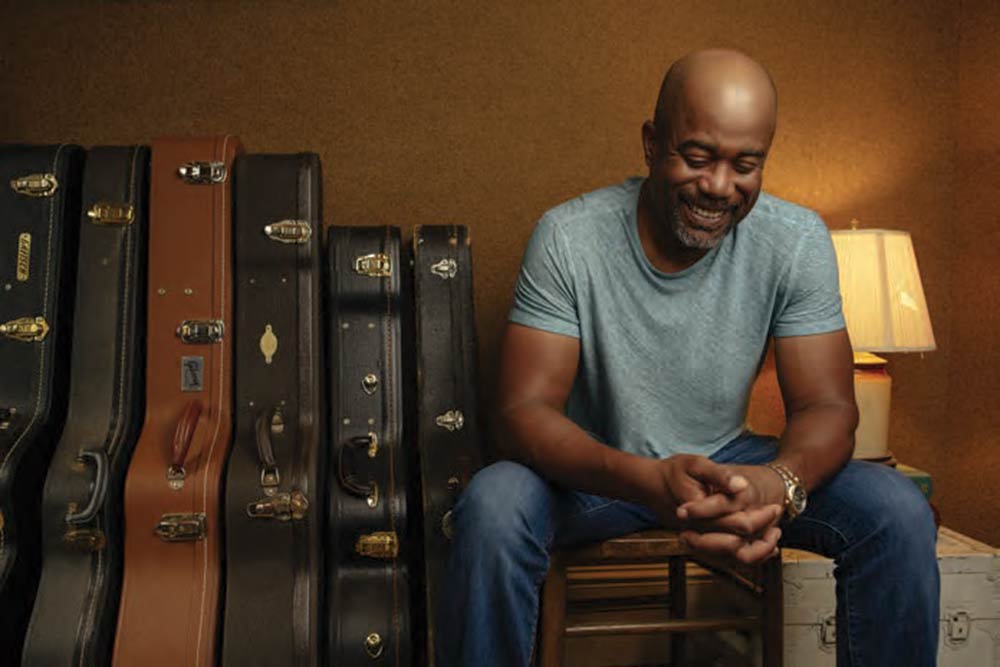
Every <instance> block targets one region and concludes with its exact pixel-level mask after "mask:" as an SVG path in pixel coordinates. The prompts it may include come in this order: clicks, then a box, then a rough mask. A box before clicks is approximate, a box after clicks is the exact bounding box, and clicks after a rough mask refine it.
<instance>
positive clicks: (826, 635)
mask: <svg viewBox="0 0 1000 667" xmlns="http://www.w3.org/2000/svg"><path fill="white" fill-rule="evenodd" d="M819 643H820V644H821V645H822V646H825V647H830V646H835V645H836V644H837V617H836V616H835V615H833V614H830V615H829V616H827V617H825V618H824V619H823V621H822V624H821V625H820V628H819Z"/></svg>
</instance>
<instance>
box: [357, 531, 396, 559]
mask: <svg viewBox="0 0 1000 667" xmlns="http://www.w3.org/2000/svg"><path fill="white" fill-rule="evenodd" d="M354 550H355V551H357V552H358V554H360V555H362V556H367V557H368V558H381V559H383V560H389V559H392V558H395V557H396V556H398V555H399V540H398V539H396V533H394V532H377V533H370V534H368V535H362V536H361V537H359V538H358V541H357V542H356V543H355V544H354Z"/></svg>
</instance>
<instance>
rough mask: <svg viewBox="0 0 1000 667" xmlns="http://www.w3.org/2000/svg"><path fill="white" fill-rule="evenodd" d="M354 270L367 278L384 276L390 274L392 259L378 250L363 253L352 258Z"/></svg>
mask: <svg viewBox="0 0 1000 667" xmlns="http://www.w3.org/2000/svg"><path fill="white" fill-rule="evenodd" d="M354 270H355V271H357V272H358V273H360V274H361V275H363V276H368V277H369V278H386V277H388V276H391V275H392V260H391V259H389V256H388V255H386V254H383V253H380V252H379V253H374V254H371V255H363V256H361V257H358V258H356V259H355V260H354Z"/></svg>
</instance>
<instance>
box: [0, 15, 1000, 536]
mask: <svg viewBox="0 0 1000 667" xmlns="http://www.w3.org/2000/svg"><path fill="white" fill-rule="evenodd" d="M6 4H7V6H6V9H4V10H3V13H2V20H0V23H2V24H3V27H2V28H0V39H2V44H0V47H2V50H0V58H2V62H0V140H20V141H32V142H55V141H76V142H80V143H83V144H87V145H93V144H99V143H127V142H146V141H149V139H150V138H151V137H153V136H156V135H161V134H179V133H198V134H204V133H214V132H223V131H228V132H234V133H238V134H240V135H241V136H242V138H243V140H244V142H245V144H246V146H247V148H248V149H249V150H251V151H267V152H280V151H297V150H312V151H316V152H318V153H319V154H320V155H321V157H322V159H323V166H324V176H325V178H324V185H325V188H326V220H327V223H337V224H396V225H401V226H403V227H404V228H409V227H410V226H411V225H414V224H434V223H443V222H458V223H464V224H467V225H469V226H470V227H471V229H472V232H473V238H474V249H475V262H476V270H477V274H476V279H477V286H476V297H477V306H478V309H479V310H478V320H479V327H480V336H481V344H482V350H483V353H482V358H483V362H484V378H485V380H486V381H487V383H488V382H489V381H490V380H491V379H492V378H493V376H494V375H495V368H494V367H493V363H494V361H493V360H494V359H495V354H494V351H495V345H496V342H497V339H498V335H499V332H500V328H501V325H502V322H503V319H504V315H505V311H506V309H507V306H508V302H509V295H510V290H511V286H512V283H513V279H514V276H515V273H516V270H517V266H518V262H519V259H520V253H521V250H522V248H523V245H524V242H525V240H526V239H527V237H528V234H529V232H530V230H531V228H532V225H533V223H534V221H535V220H536V219H537V218H538V216H539V215H540V214H541V213H542V212H543V211H544V210H545V209H546V208H548V207H549V206H552V205H553V204H555V203H557V202H559V201H562V200H564V199H566V198H569V197H572V196H574V195H576V194H578V193H580V192H583V191H586V190H589V189H592V188H596V187H599V186H601V185H604V184H607V183H610V182H613V181H617V180H619V179H621V178H622V177H624V176H625V175H628V174H633V173H639V172H641V170H642V166H643V164H642V157H641V153H640V146H639V127H640V124H641V123H642V121H643V120H644V119H645V118H646V116H647V115H648V113H649V111H650V109H651V107H652V104H653V101H654V97H655V93H656V90H657V86H658V85H659V80H660V77H661V76H662V74H663V70H664V68H665V66H666V65H667V64H668V63H669V62H670V61H671V60H673V59H674V58H675V57H677V56H679V55H681V54H683V53H685V52H686V51H689V50H691V49H693V48H697V47H702V46H708V45H729V46H737V47H742V48H744V49H747V50H749V51H750V52H751V53H753V54H754V55H756V56H757V57H759V58H760V59H761V60H762V61H763V62H764V63H766V64H767V65H768V66H769V67H770V68H771V70H772V72H773V74H774V78H775V79H776V81H777V84H778V87H779V90H780V103H781V112H780V120H779V130H778V138H777V140H776V143H775V146H774V150H773V153H772V155H771V158H770V162H769V165H768V170H767V175H766V179H765V187H766V188H767V189H768V190H770V191H771V192H773V193H775V194H777V195H779V196H783V197H786V198H790V199H793V200H795V201H797V202H799V203H802V204H805V205H807V206H811V207H813V208H815V209H817V210H818V211H819V212H820V213H821V214H822V215H823V216H824V217H825V219H826V221H827V223H828V224H829V225H830V226H831V227H834V228H836V227H844V226H846V225H847V224H848V222H849V220H850V219H851V218H852V217H858V218H860V219H861V221H862V223H863V224H864V225H866V226H872V227H874V226H884V227H890V228H899V229H906V230H908V231H910V232H911V233H912V235H913V240H914V244H915V246H916V251H917V255H918V258H919V260H920V267H921V271H922V273H923V278H924V284H925V287H926V291H927V300H928V303H929V306H930V309H931V314H932V318H933V321H934V326H935V332H936V334H937V339H938V345H939V349H938V350H937V351H935V352H932V353H929V354H927V355H925V356H924V357H923V358H921V357H919V356H904V355H897V356H895V357H893V358H892V360H891V372H892V374H893V376H894V378H895V383H896V385H895V394H894V401H895V402H894V406H893V422H892V435H891V437H892V449H893V451H894V453H895V454H896V455H897V457H899V458H900V459H902V460H903V461H906V462H909V463H911V464H912V465H916V466H918V467H921V468H924V469H926V470H928V471H930V472H931V473H932V474H933V475H934V476H935V482H936V489H935V495H936V498H937V502H938V503H939V505H940V508H941V509H942V511H943V515H944V520H945V522H947V523H948V524H949V525H951V526H953V527H955V528H957V529H959V530H962V531H964V532H967V533H970V534H972V535H974V536H978V537H980V538H984V539H987V540H989V541H992V542H994V543H1000V512H997V511H996V508H997V506H998V500H1000V488H998V486H997V485H996V484H992V483H988V482H987V480H988V479H989V478H990V477H993V478H995V477H997V473H1000V465H998V457H997V455H996V453H994V452H993V451H992V450H991V444H992V443H991V442H990V440H991V439H992V440H995V439H996V438H995V436H994V435H993V434H994V433H996V428H995V427H996V426H997V417H996V416H995V414H996V413H995V411H994V410H993V409H992V403H993V401H994V400H995V399H996V398H997V396H998V387H997V380H996V372H997V367H998V364H997V354H998V353H997V351H996V350H995V349H993V347H992V346H993V345H994V344H995V343H996V341H997V335H996V333H995V332H996V330H997V326H996V325H997V324H998V322H997V315H996V313H995V310H996V303H997V285H996V281H995V280H993V281H992V282H989V281H990V276H991V275H992V274H991V269H992V267H993V265H994V264H995V261H996V260H995V259H994V258H995V256H996V247H997V244H996V241H997V240H998V225H997V217H996V215H997V214H996V210H997V206H996V204H995V199H996V195H997V193H996V186H995V184H996V176H995V174H996V173H997V171H996V167H997V162H998V159H997V145H998V139H997V123H996V121H995V117H996V112H995V110H994V108H995V106H996V102H997V94H996V93H995V92H988V95H989V96H992V97H987V98H986V100H988V101H984V98H983V97H982V93H983V92H984V90H985V91H990V89H992V78H993V70H994V65H995V63H996V62H997V55H998V54H997V46H996V44H997V42H998V40H997V37H996V29H997V23H996V12H995V11H993V13H992V16H991V17H990V18H989V20H988V21H986V22H985V23H984V22H983V21H984V20H985V19H984V18H983V17H980V16H979V15H980V13H982V12H980V10H978V9H976V8H973V6H972V5H971V3H970V4H969V6H967V7H965V6H962V7H960V6H959V5H952V4H951V3H947V2H942V3H935V2H929V1H924V2H909V3H899V2H894V1H890V0H876V1H873V0H849V1H846V2H835V3H834V2H824V1H819V0H815V1H808V0H787V1H784V2H781V1H774V2H763V1H762V2H746V1H736V0H724V1H720V2H716V3H704V2H694V1H688V2H669V3H666V2H643V3H636V2H582V3H581V2H545V3H530V4H529V3H522V2H509V3H487V2H482V3H475V2H467V3H450V2H420V3H397V2H385V3H374V2H340V3H319V2H307V3H277V2H275V3H251V2H244V3H239V4H237V3H193V2H191V3H188V2H184V3H169V4H168V3H163V2H146V3H129V2H105V3H99V4H98V3H88V4H85V5H84V6H83V7H77V6H75V5H72V4H69V3H55V4H52V3H37V8H35V7H32V6H30V5H29V4H28V3H20V4H17V5H15V4H14V3H6ZM956 95H960V97H959V98H958V99H959V103H958V104H956ZM989 102H992V103H993V106H992V107H991V106H990V104H989ZM956 112H958V114H959V117H960V118H961V119H962V120H963V122H962V123H956V122H955V114H956ZM956 146H957V148H956ZM991 166H992V167H993V170H992V171H991V170H990V168H989V167H991ZM956 202H957V204H958V205H957V207H956ZM956 209H957V210H956ZM991 240H992V241H994V243H992V244H991V243H989V241H991ZM984 282H985V283H986V286H985V287H984ZM990 306H992V307H993V309H994V312H992V313H989V314H987V315H983V312H982V310H981V309H986V310H987V311H988V309H989V308H990ZM990 427H993V428H990Z"/></svg>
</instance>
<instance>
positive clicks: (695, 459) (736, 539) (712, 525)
mask: <svg viewBox="0 0 1000 667" xmlns="http://www.w3.org/2000/svg"><path fill="white" fill-rule="evenodd" d="M652 463H653V465H654V466H655V469H656V475H655V477H654V479H655V480H656V481H655V482H654V483H653V486H652V489H651V492H650V493H649V498H648V499H647V500H646V504H647V505H648V506H649V507H650V509H652V510H653V511H654V512H656V513H657V514H658V515H659V516H660V518H661V520H662V521H663V523H664V525H665V526H668V527H674V528H681V529H683V532H682V533H681V538H682V539H684V540H685V541H686V542H687V543H688V545H689V546H690V547H691V548H692V549H694V550H695V551H696V552H702V553H704V554H708V555H713V556H731V557H732V558H735V559H736V560H738V561H740V562H743V563H757V562H761V561H764V560H766V559H768V558H770V557H771V556H773V555H774V554H775V553H777V551H776V550H777V543H778V539H779V538H780V537H781V530H780V529H779V528H777V527H776V526H775V525H774V524H775V523H776V522H777V520H778V519H779V518H780V516H781V512H782V508H781V506H780V505H762V506H759V507H754V508H748V509H744V510H740V511H737V512H733V513H731V514H727V515H725V516H722V517H718V518H715V519H712V520H711V521H696V520H686V519H682V518H681V517H680V516H678V513H677V508H678V506H680V505H682V504H684V503H687V502H691V501H693V500H703V499H705V498H708V497H710V496H712V495H719V496H729V495H731V494H736V493H739V492H740V491H742V490H743V489H745V488H747V486H748V481H747V479H746V478H745V477H743V476H742V475H740V474H738V473H736V472H735V471H734V470H733V469H732V467H730V466H726V465H722V464H719V463H715V462H714V461H712V460H710V459H708V458H705V457H703V456H695V455H690V454H679V455H675V456H672V457H670V458H668V459H663V460H660V461H655V462H652ZM657 482H658V484H659V488H658V489H657V488H656V483H657Z"/></svg>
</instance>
